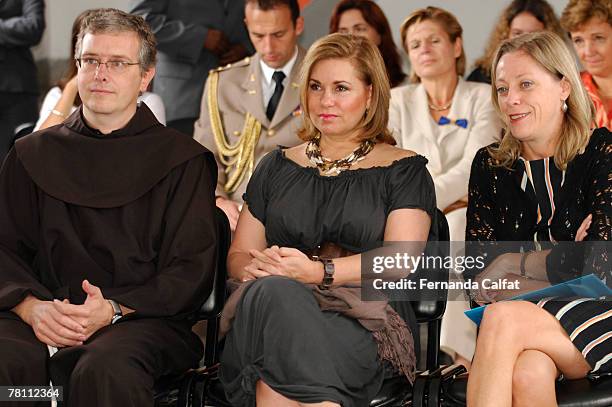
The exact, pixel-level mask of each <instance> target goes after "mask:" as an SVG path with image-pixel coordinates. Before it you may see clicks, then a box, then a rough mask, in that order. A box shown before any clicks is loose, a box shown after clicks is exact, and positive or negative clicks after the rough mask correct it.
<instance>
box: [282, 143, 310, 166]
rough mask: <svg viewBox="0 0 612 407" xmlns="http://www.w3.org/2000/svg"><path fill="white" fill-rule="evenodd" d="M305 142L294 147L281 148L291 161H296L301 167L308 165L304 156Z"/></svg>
mask: <svg viewBox="0 0 612 407" xmlns="http://www.w3.org/2000/svg"><path fill="white" fill-rule="evenodd" d="M306 144H308V143H302V144H298V145H297V146H294V147H289V148H285V149H283V153H284V154H285V157H286V158H288V159H290V160H291V161H294V162H296V163H298V164H299V165H301V166H302V167H307V166H309V161H308V158H307V157H306Z"/></svg>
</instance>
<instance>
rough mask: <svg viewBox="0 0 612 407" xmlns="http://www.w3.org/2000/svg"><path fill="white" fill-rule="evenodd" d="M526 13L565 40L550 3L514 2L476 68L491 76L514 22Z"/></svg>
mask: <svg viewBox="0 0 612 407" xmlns="http://www.w3.org/2000/svg"><path fill="white" fill-rule="evenodd" d="M525 12H526V13H529V14H531V15H532V16H534V17H535V18H536V19H537V20H538V21H539V22H541V23H542V24H544V30H547V31H552V32H554V33H555V34H557V35H558V36H560V37H561V38H564V36H565V32H564V31H563V29H562V28H561V24H560V23H559V19H558V18H557V16H556V15H555V11H554V10H553V8H552V7H551V6H550V4H548V2H546V1H545V0H514V1H513V2H512V3H510V5H509V6H508V7H506V9H504V11H503V12H502V14H501V16H499V20H498V21H497V24H495V28H494V30H493V32H492V33H491V36H490V37H489V42H488V43H487V46H486V48H485V53H484V55H483V56H481V57H480V58H479V59H477V60H476V62H474V65H475V67H476V68H480V69H481V70H482V71H484V73H485V74H486V75H487V76H491V62H493V58H494V57H495V52H496V51H497V48H498V47H499V44H501V42H502V41H504V40H506V39H508V37H509V36H510V24H512V20H514V17H516V16H517V15H519V14H521V13H525Z"/></svg>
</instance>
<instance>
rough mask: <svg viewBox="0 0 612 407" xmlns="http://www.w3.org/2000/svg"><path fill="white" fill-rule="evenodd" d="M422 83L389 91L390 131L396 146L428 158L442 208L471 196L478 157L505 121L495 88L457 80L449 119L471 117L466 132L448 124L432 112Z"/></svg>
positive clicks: (494, 139)
mask: <svg viewBox="0 0 612 407" xmlns="http://www.w3.org/2000/svg"><path fill="white" fill-rule="evenodd" d="M427 104H428V102H427V93H426V92H425V88H424V87H423V85H422V84H420V83H419V84H410V85H406V86H400V87H397V88H393V89H391V105H390V108H389V129H390V130H391V132H392V133H393V137H395V140H396V141H397V144H398V147H401V148H405V149H408V150H413V151H415V152H416V153H418V154H421V155H423V156H425V157H426V158H427V159H428V160H429V163H428V164H427V169H428V170H429V172H430V173H431V176H432V177H433V180H434V185H435V188H436V200H437V204H438V208H441V209H444V208H446V207H447V206H448V205H450V204H452V203H453V202H455V201H457V200H459V199H462V198H465V197H467V193H468V183H469V177H470V168H471V166H472V160H473V159H474V155H475V154H476V152H477V151H478V149H480V148H481V147H483V146H487V145H489V144H491V143H493V142H495V141H498V140H499V138H500V132H501V122H500V120H499V118H498V116H497V113H496V112H495V108H494V107H493V103H492V102H491V86H490V85H487V84H484V83H476V82H466V81H464V80H463V79H462V78H461V77H459V82H458V83H457V89H455V94H454V96H453V104H452V106H451V109H450V112H449V114H448V117H449V118H450V119H455V120H456V119H467V121H468V126H467V128H466V129H464V128H462V127H459V126H457V125H456V124H453V123H451V124H447V125H444V126H440V125H438V124H437V123H436V122H434V120H433V118H432V117H431V115H430V114H429V107H428V105H427Z"/></svg>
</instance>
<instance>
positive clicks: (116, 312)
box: [108, 300, 123, 325]
mask: <svg viewBox="0 0 612 407" xmlns="http://www.w3.org/2000/svg"><path fill="white" fill-rule="evenodd" d="M108 302H109V303H110V305H111V307H113V316H112V318H111V325H113V324H114V323H115V322H117V321H119V320H120V319H121V318H122V317H123V311H121V306H120V305H119V303H118V302H117V301H115V300H108Z"/></svg>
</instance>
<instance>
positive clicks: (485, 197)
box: [464, 147, 500, 279]
mask: <svg viewBox="0 0 612 407" xmlns="http://www.w3.org/2000/svg"><path fill="white" fill-rule="evenodd" d="M494 172H495V167H494V166H493V162H492V159H491V156H490V155H489V153H488V151H487V148H486V147H483V148H481V149H480V150H479V151H478V152H477V153H476V156H475V157H474V161H472V168H471V171H470V183H469V188H468V208H467V227H466V231H465V241H466V255H468V256H472V257H476V256H484V258H485V259H486V260H485V264H488V263H490V262H491V261H492V260H493V259H494V258H495V257H497V255H498V254H500V253H497V251H496V250H495V245H494V243H490V242H495V241H497V237H496V234H495V225H496V224H497V222H498V221H499V220H498V218H499V214H498V213H496V210H495V208H496V205H495V200H494V197H495V195H496V184H495V183H494V181H495V173H494ZM478 242H488V243H481V244H479V243H478ZM492 251H493V252H495V253H492ZM475 276H476V272H475V271H474V270H471V272H470V271H467V270H466V272H465V275H464V278H465V279H468V278H473V277H475Z"/></svg>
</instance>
